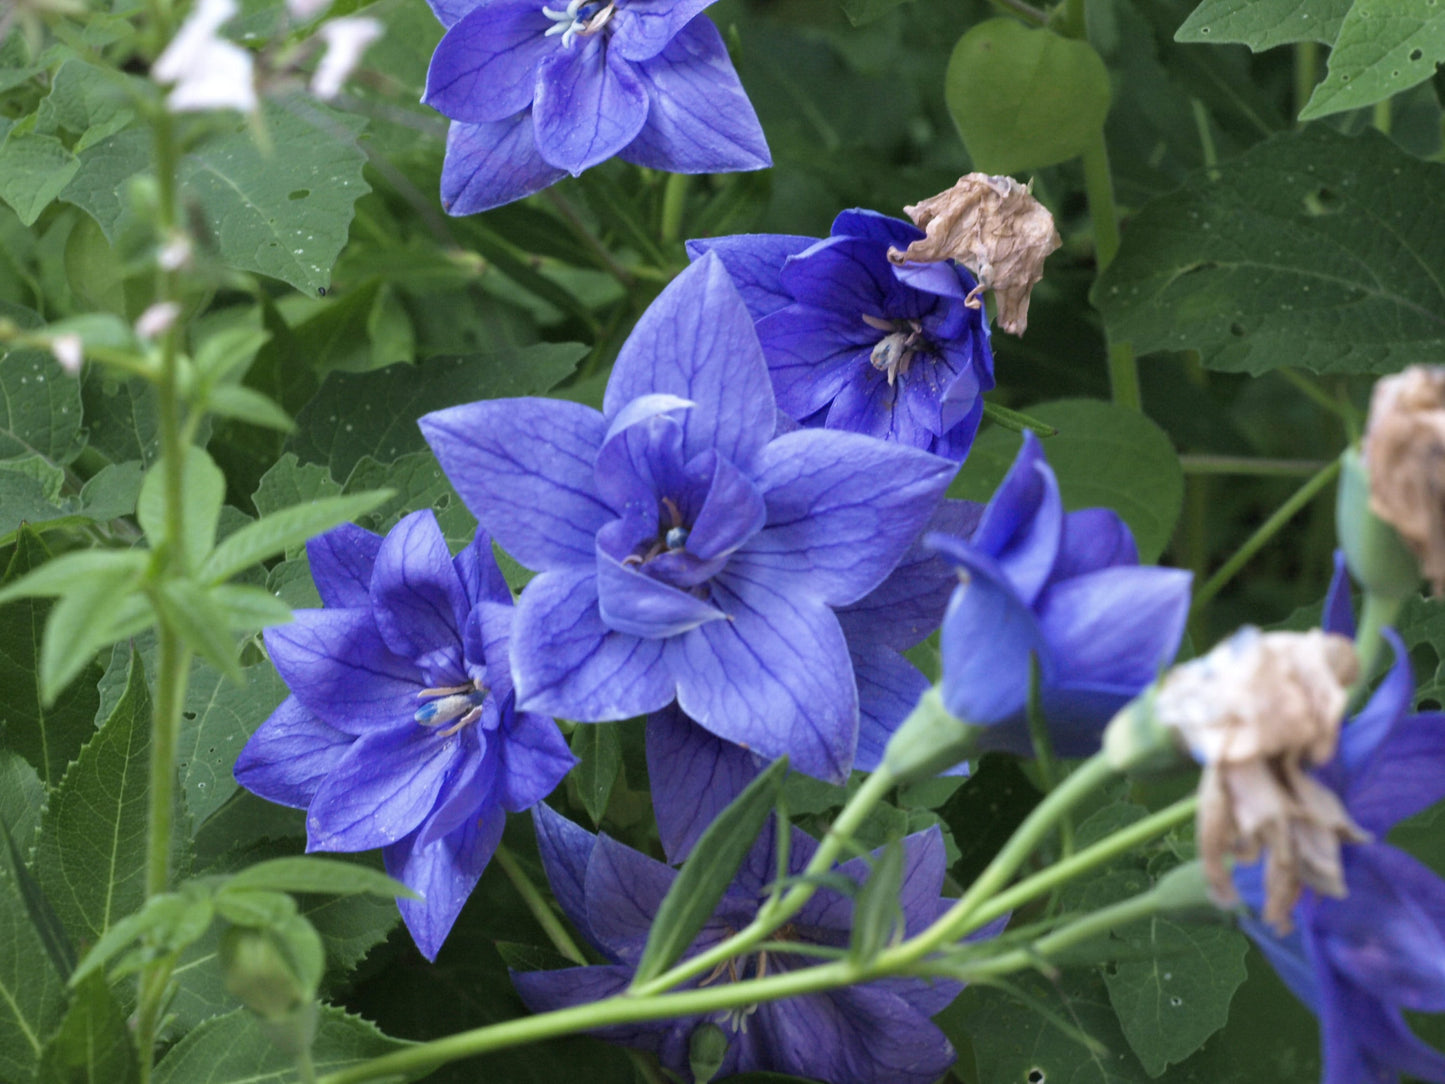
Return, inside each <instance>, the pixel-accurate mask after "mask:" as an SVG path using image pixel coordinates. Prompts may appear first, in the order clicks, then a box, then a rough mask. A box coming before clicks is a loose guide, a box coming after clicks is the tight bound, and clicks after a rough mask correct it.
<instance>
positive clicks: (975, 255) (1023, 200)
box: [888, 173, 1063, 335]
mask: <svg viewBox="0 0 1445 1084" xmlns="http://www.w3.org/2000/svg"><path fill="white" fill-rule="evenodd" d="M903 209H904V211H906V212H907V213H908V217H910V218H911V219H913V221H914V222H915V223H916V224H917V225H918V227H919V228H920V229H921V230H923V231H924V233H925V234H926V235H927V236H925V237H924V238H923V240H921V241H914V242H913V243H912V244H911V245H909V246H908V248H907V249H906V250H902V251H900V250H899V249H896V248H890V249H889V250H888V258H889V259H890V260H892V261H893V262H894V263H898V264H902V263H933V262H936V261H938V260H949V259H953V260H957V261H958V262H959V263H961V264H963V265H964V266H965V267H967V268H968V269H969V270H970V271H972V272H973V273H974V275H975V276H977V278H978V281H979V285H980V286H982V287H984V288H986V289H989V290H992V291H993V292H994V299H995V301H996V308H997V313H996V315H997V318H998V326H999V327H1001V328H1002V329H1003V330H1004V331H1007V332H1009V333H1010V334H1012V335H1022V334H1023V333H1024V329H1025V328H1026V327H1028V324H1029V297H1030V295H1031V294H1032V293H1033V289H1034V286H1035V284H1036V283H1037V282H1038V281H1039V280H1040V279H1041V278H1043V277H1044V260H1045V259H1046V258H1047V257H1048V255H1049V253H1050V252H1053V251H1054V249H1056V248H1058V247H1059V245H1061V244H1063V241H1062V239H1061V238H1060V237H1059V231H1058V230H1057V229H1055V228H1054V216H1053V215H1052V214H1050V213H1049V210H1048V208H1047V207H1045V206H1044V205H1043V204H1042V203H1040V202H1039V201H1038V200H1036V199H1034V197H1033V196H1032V195H1031V194H1030V192H1029V188H1028V186H1027V185H1022V184H1019V182H1018V181H1016V180H1014V179H1013V178H1012V177H992V176H990V175H989V174H987V173H970V174H968V175H967V176H963V177H960V178H959V179H958V182H957V183H956V184H955V185H954V186H953V187H952V188H950V189H948V190H947V191H946V192H940V193H939V194H938V195H936V196H930V197H929V198H928V199H926V200H923V201H922V202H921V203H918V204H915V205H913V206H909V207H905V208H903Z"/></svg>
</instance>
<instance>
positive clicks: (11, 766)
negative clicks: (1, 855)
mask: <svg viewBox="0 0 1445 1084" xmlns="http://www.w3.org/2000/svg"><path fill="white" fill-rule="evenodd" d="M44 805H45V784H44V783H43V782H41V780H40V773H39V772H37V771H36V770H35V767H34V765H32V764H31V763H30V762H29V761H28V760H26V759H25V758H24V757H22V756H21V755H20V754H19V753H17V752H14V751H13V750H10V749H4V748H0V825H4V826H5V828H6V829H7V830H8V831H9V832H10V835H11V838H13V839H14V840H15V844H16V846H17V847H19V848H20V853H21V854H29V853H30V840H31V838H32V837H33V836H34V835H35V829H36V827H37V826H38V825H39V824H40V810H41V808H42V807H43V806H44Z"/></svg>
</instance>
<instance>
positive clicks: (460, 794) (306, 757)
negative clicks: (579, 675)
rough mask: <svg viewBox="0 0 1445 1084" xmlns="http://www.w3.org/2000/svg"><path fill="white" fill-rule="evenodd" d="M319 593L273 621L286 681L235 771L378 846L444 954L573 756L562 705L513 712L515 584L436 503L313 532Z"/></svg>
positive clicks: (338, 839) (481, 539) (320, 842)
mask: <svg viewBox="0 0 1445 1084" xmlns="http://www.w3.org/2000/svg"><path fill="white" fill-rule="evenodd" d="M307 553H308V555H309V557H310V559H311V573H312V576H313V578H314V579H315V581H316V588H317V590H318V591H319V592H320V594H321V599H322V601H323V602H324V603H325V608H324V609H320V610H298V611H297V612H296V620H295V622H294V623H292V624H290V625H282V626H280V627H277V628H272V629H267V630H266V648H267V650H268V651H269V652H270V654H271V660H272V662H274V663H275V665H276V669H277V670H278V671H280V673H281V676H282V677H283V678H284V679H285V681H286V684H287V685H288V686H289V687H290V689H291V695H290V696H288V697H287V698H286V700H285V701H284V702H283V703H282V704H281V706H280V707H279V708H277V709H276V711H275V713H274V714H273V715H272V716H271V718H270V719H268V720H267V721H266V722H265V723H263V724H262V725H261V727H260V729H258V730H257V731H256V733H255V734H253V735H252V736H251V739H250V741H248V742H247V743H246V747H245V748H244V749H243V750H242V751H241V755H240V756H239V757H238V758H237V760H236V767H235V775H236V781H237V782H239V783H240V784H241V785H242V786H243V787H246V788H247V789H248V790H251V791H254V792H255V793H257V794H259V795H260V796H261V797H263V798H266V799H269V800H270V801H273V802H279V803H281V804H282V805H289V806H296V807H299V808H304V809H305V810H306V811H307V812H306V833H307V850H309V851H363V850H368V849H370V848H372V847H380V848H382V854H383V856H384V857H385V860H386V869H387V872H388V873H390V874H391V875H392V876H393V877H395V878H397V879H398V880H400V881H402V882H403V883H405V884H406V885H407V886H408V887H409V888H411V889H413V890H414V891H416V892H417V893H419V894H420V895H421V896H422V897H423V898H422V899H421V900H402V901H400V906H401V914H402V918H403V919H405V920H406V925H407V928H408V929H409V930H410V931H411V935H412V938H413V940H415V941H416V944H417V947H418V948H419V949H421V951H422V953H423V954H424V955H425V956H426V957H427V958H428V959H434V958H435V957H436V954H437V951H438V950H439V949H440V948H441V945H442V941H443V940H445V938H446V935H447V932H448V931H449V930H450V929H451V927H452V923H453V922H455V921H456V917H457V915H458V913H459V912H460V911H461V909H462V905H463V904H464V903H465V902H466V899H467V896H468V895H469V894H470V893H471V891H472V888H473V887H474V886H475V885H476V883H477V879H478V878H479V877H480V876H481V874H482V870H483V869H484V868H485V867H486V864H487V862H488V860H489V859H490V858H491V856H492V852H493V851H494V850H495V849H496V846H497V842H498V840H499V839H500V838H501V834H502V825H503V821H504V819H505V813H507V812H517V811H519V810H523V809H527V808H529V807H531V806H533V805H535V804H536V803H537V802H539V801H541V800H542V799H543V798H544V797H546V796H547V795H548V794H549V793H551V791H552V789H553V788H554V787H555V786H556V785H557V783H558V782H559V781H560V780H561V779H562V777H563V776H564V775H566V774H567V772H568V770H569V769H570V768H571V767H572V765H573V764H574V763H575V758H574V757H573V756H572V754H571V753H570V752H569V751H568V749H567V745H566V742H565V741H563V739H562V735H561V734H560V733H559V732H558V730H557V724H556V723H555V722H553V721H552V720H551V719H549V718H547V717H545V716H542V715H535V714H532V713H530V712H522V711H518V710H517V708H516V697H515V695H514V694H513V691H512V677H511V671H510V667H509V664H508V642H509V640H510V636H511V625H512V615H513V609H512V605H511V601H512V596H511V593H510V592H509V591H508V589H507V584H506V581H504V580H503V579H502V575H501V573H500V572H499V571H498V570H497V565H496V561H495V560H494V559H493V557H492V550H491V540H490V539H489V538H488V537H487V536H486V534H484V533H479V534H478V535H477V537H476V540H475V541H474V542H473V543H472V544H471V545H470V546H468V547H467V548H466V549H464V550H463V551H462V552H461V553H460V554H458V555H457V556H456V557H455V558H453V557H452V555H451V553H450V552H449V550H448V549H447V545H446V541H445V539H443V538H442V534H441V530H440V529H439V528H438V527H437V523H436V517H435V516H434V515H433V514H432V513H431V512H430V511H425V512H414V513H412V514H411V515H409V516H407V517H406V518H405V519H403V520H402V521H401V522H400V523H398V524H397V525H396V526H395V527H394V528H392V530H391V532H390V533H389V534H388V535H387V536H386V537H385V538H379V537H377V536H376V535H374V534H372V533H371V532H369V531H364V530H362V529H361V528H360V527H354V526H350V525H348V526H344V527H338V528H337V529H336V530H333V531H330V532H328V533H326V534H324V535H322V536H320V537H319V538H315V539H312V541H311V542H310V543H309V544H308V546H307Z"/></svg>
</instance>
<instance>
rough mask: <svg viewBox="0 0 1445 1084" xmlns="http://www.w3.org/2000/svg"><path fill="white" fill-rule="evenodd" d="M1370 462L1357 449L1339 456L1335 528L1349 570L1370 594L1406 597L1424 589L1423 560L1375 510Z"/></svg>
mask: <svg viewBox="0 0 1445 1084" xmlns="http://www.w3.org/2000/svg"><path fill="white" fill-rule="evenodd" d="M1372 504H1373V501H1372V500H1371V497H1370V482H1369V478H1368V476H1367V474H1366V471H1365V462H1364V460H1363V459H1362V458H1361V456H1360V453H1359V451H1358V450H1357V449H1355V448H1346V449H1345V451H1344V454H1343V455H1341V456H1340V488H1339V493H1338V495H1337V497H1336V500H1335V533H1336V534H1337V535H1338V537H1339V540H1340V548H1341V549H1342V550H1344V552H1345V561H1346V563H1348V565H1349V568H1350V575H1352V576H1353V577H1354V578H1355V580H1356V581H1357V582H1358V583H1359V584H1360V585H1361V586H1362V587H1364V589H1365V590H1366V591H1368V592H1370V593H1371V594H1375V595H1381V596H1383V597H1385V598H1395V599H1406V598H1410V597H1412V596H1413V595H1415V594H1416V592H1417V591H1419V589H1420V562H1419V559H1418V558H1416V556H1415V554H1414V552H1413V551H1412V550H1411V549H1410V548H1409V547H1408V546H1407V545H1406V544H1405V540H1404V539H1403V538H1401V537H1400V534H1399V532H1398V531H1396V530H1395V528H1393V527H1391V526H1390V525H1389V524H1388V523H1386V522H1385V521H1384V520H1382V519H1381V518H1380V517H1379V516H1377V515H1376V514H1375V513H1374V511H1373V509H1372V507H1371V506H1372Z"/></svg>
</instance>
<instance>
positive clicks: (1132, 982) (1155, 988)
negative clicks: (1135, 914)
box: [1104, 917, 1249, 1076]
mask: <svg viewBox="0 0 1445 1084" xmlns="http://www.w3.org/2000/svg"><path fill="white" fill-rule="evenodd" d="M1116 936H1118V937H1120V938H1122V940H1123V941H1124V943H1125V945H1127V949H1126V950H1125V952H1127V953H1131V954H1136V958H1133V959H1130V958H1125V959H1121V960H1120V961H1119V962H1118V963H1117V964H1115V966H1114V968H1113V969H1112V970H1107V971H1105V973H1104V984H1105V986H1106V987H1107V988H1108V991H1109V1001H1110V1003H1111V1004H1112V1005H1113V1006H1114V1011H1115V1012H1116V1013H1117V1014H1118V1016H1119V1024H1120V1026H1121V1027H1122V1028H1123V1030H1124V1035H1125V1037H1126V1038H1127V1039H1128V1040H1129V1045H1130V1046H1131V1047H1132V1048H1133V1050H1134V1053H1135V1055H1137V1056H1138V1058H1139V1061H1140V1063H1141V1064H1142V1065H1143V1066H1144V1069H1145V1071H1146V1072H1148V1074H1149V1075H1150V1076H1158V1075H1159V1074H1160V1073H1162V1072H1163V1071H1164V1070H1165V1068H1167V1067H1168V1066H1169V1065H1170V1064H1172V1063H1174V1062H1179V1061H1183V1060H1184V1059H1185V1058H1187V1057H1189V1055H1191V1054H1193V1053H1194V1052H1195V1051H1196V1050H1198V1049H1199V1048H1200V1047H1201V1046H1203V1045H1204V1042H1205V1040H1206V1039H1208V1038H1209V1036H1211V1035H1213V1034H1214V1033H1215V1032H1216V1031H1218V1030H1219V1029H1220V1028H1222V1027H1223V1026H1224V1024H1225V1021H1226V1020H1228V1019H1229V1003H1230V1000H1231V999H1232V998H1233V997H1234V992H1235V990H1237V989H1238V988H1239V986H1240V984H1241V983H1242V982H1244V979H1245V969H1244V957H1245V954H1246V953H1247V951H1248V948H1249V943H1248V942H1247V941H1246V940H1245V937H1244V935H1243V934H1241V933H1239V932H1238V931H1236V930H1233V929H1229V928H1226V927H1224V926H1185V925H1181V924H1179V923H1176V922H1171V921H1169V920H1168V919H1164V918H1158V917H1155V918H1152V919H1150V920H1148V921H1147V922H1140V923H1137V924H1135V925H1134V926H1130V927H1128V928H1127V929H1124V930H1121V931H1118V933H1117V935H1116Z"/></svg>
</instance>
